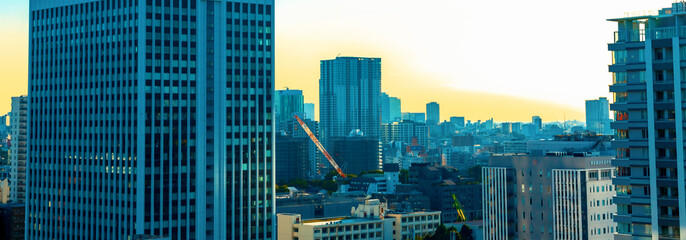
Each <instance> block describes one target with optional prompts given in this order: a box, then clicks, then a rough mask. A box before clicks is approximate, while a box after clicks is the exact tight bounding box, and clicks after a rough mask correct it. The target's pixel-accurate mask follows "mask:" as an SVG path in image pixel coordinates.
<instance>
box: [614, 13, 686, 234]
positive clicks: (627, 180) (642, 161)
mask: <svg viewBox="0 0 686 240" xmlns="http://www.w3.org/2000/svg"><path fill="white" fill-rule="evenodd" d="M685 10H686V3H684V2H681V1H680V2H677V3H673V4H672V7H670V8H664V9H662V10H659V13H658V12H656V15H655V14H654V15H630V16H625V17H622V18H616V19H610V20H609V21H612V22H615V23H616V24H617V31H616V32H614V36H615V39H614V42H612V43H610V44H609V45H608V50H610V51H611V52H612V56H613V59H612V65H610V68H609V70H610V72H611V73H612V75H613V83H612V85H611V86H610V91H611V92H612V93H613V94H614V103H613V104H612V106H611V109H612V110H613V111H614V114H615V122H614V123H613V124H612V128H613V129H614V130H615V131H616V134H615V141H614V142H613V146H614V147H616V148H617V156H616V158H615V159H614V160H612V164H613V165H614V166H615V167H617V178H615V179H614V184H615V185H616V187H617V196H616V197H615V199H614V200H615V203H617V216H616V217H615V218H614V220H615V221H616V222H617V226H618V229H617V232H618V233H617V235H616V236H615V239H651V238H652V239H686V211H684V210H686V186H685V183H686V179H685V176H686V172H685V171H686V170H685V168H684V167H685V166H684V131H683V129H684V122H683V121H684V109H683V104H682V101H683V99H684V95H683V94H684V90H683V88H684V84H683V82H684V81H685V80H686V75H684V74H685V73H686V71H685V70H686V68H684V67H683V66H682V65H681V64H682V62H683V61H684V60H685V59H686V45H685V44H684V40H683V39H684V37H686V35H685V34H684V33H686V32H685V30H686V28H685V27H684V26H685V25H684V24H683V22H684V21H685V20H686V18H685V17H684V15H683V14H684V13H686V11H685ZM644 13H645V12H644Z"/></svg>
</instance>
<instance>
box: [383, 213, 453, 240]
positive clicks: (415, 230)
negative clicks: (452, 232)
mask: <svg viewBox="0 0 686 240" xmlns="http://www.w3.org/2000/svg"><path fill="white" fill-rule="evenodd" d="M387 218H393V219H394V220H395V221H394V224H393V226H394V227H395V229H393V230H394V231H393V232H394V238H395V239H398V240H400V239H410V236H412V235H414V236H417V235H420V236H424V235H426V234H428V233H433V232H434V230H436V228H437V227H438V225H440V224H441V212H440V211H434V212H413V213H391V214H388V215H387Z"/></svg>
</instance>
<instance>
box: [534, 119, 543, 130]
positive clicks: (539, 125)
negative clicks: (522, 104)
mask: <svg viewBox="0 0 686 240" xmlns="http://www.w3.org/2000/svg"><path fill="white" fill-rule="evenodd" d="M531 124H533V125H534V130H535V131H536V132H538V131H541V130H542V129H543V120H541V117H539V116H533V117H531Z"/></svg>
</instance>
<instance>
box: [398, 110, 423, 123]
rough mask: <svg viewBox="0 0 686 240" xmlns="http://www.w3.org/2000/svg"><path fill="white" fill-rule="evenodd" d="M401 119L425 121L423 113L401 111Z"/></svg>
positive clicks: (417, 121)
mask: <svg viewBox="0 0 686 240" xmlns="http://www.w3.org/2000/svg"><path fill="white" fill-rule="evenodd" d="M402 120H403V121H406V120H407V121H413V122H416V123H426V117H425V114H424V113H412V112H404V113H402Z"/></svg>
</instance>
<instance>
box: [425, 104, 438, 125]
mask: <svg viewBox="0 0 686 240" xmlns="http://www.w3.org/2000/svg"><path fill="white" fill-rule="evenodd" d="M439 122H441V107H440V106H439V105H438V103H436V102H430V103H427V104H426V124H427V125H436V124H438V123H439Z"/></svg>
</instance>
